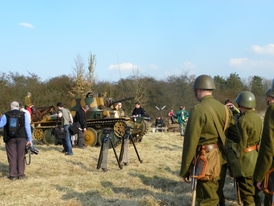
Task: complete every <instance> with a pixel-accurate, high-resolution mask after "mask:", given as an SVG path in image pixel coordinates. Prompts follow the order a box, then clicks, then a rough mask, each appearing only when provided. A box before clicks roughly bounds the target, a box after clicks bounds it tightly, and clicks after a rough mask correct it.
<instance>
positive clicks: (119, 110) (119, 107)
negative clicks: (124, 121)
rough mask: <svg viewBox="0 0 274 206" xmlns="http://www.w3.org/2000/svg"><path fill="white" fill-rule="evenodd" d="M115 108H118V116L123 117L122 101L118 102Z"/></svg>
mask: <svg viewBox="0 0 274 206" xmlns="http://www.w3.org/2000/svg"><path fill="white" fill-rule="evenodd" d="M117 110H118V115H119V117H125V116H126V115H125V111H124V110H123V108H122V103H121V102H118V104H117Z"/></svg>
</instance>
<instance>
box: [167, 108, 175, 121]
mask: <svg viewBox="0 0 274 206" xmlns="http://www.w3.org/2000/svg"><path fill="white" fill-rule="evenodd" d="M173 115H174V112H173V109H172V110H170V112H169V113H168V116H169V118H170V120H171V124H174V117H173Z"/></svg>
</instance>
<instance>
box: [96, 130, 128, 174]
mask: <svg viewBox="0 0 274 206" xmlns="http://www.w3.org/2000/svg"><path fill="white" fill-rule="evenodd" d="M111 132H113V129H112V128H104V129H103V134H104V138H103V143H102V145H101V149H100V154H99V158H98V162H97V169H100V168H101V167H102V170H103V172H107V171H108V169H107V159H108V148H109V142H108V141H110V143H111V146H112V149H113V152H114V154H115V158H116V160H117V163H118V166H119V168H120V169H122V168H123V167H122V166H121V164H120V162H119V160H118V156H117V153H116V150H115V148H114V144H113V142H112V139H111V137H110V133H111Z"/></svg>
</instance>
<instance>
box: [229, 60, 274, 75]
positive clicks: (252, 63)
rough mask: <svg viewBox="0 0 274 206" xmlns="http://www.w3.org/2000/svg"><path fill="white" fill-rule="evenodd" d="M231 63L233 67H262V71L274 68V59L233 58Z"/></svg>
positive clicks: (244, 68)
mask: <svg viewBox="0 0 274 206" xmlns="http://www.w3.org/2000/svg"><path fill="white" fill-rule="evenodd" d="M229 64H230V66H232V67H238V68H240V69H243V70H246V69H249V68H256V69H260V70H261V72H263V71H264V70H269V69H273V68H274V61H263V60H250V59H248V58H232V59H230V61H229Z"/></svg>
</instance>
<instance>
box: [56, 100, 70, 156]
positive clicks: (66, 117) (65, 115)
mask: <svg viewBox="0 0 274 206" xmlns="http://www.w3.org/2000/svg"><path fill="white" fill-rule="evenodd" d="M57 108H58V113H57V114H58V115H57V116H58V117H59V118H62V126H63V128H64V130H65V131H66V137H65V138H64V139H62V144H63V147H64V150H63V151H62V152H64V153H65V155H73V152H72V144H71V139H70V133H69V126H70V124H72V123H73V118H72V115H71V113H70V111H69V110H68V109H67V108H64V107H63V103H62V102H58V103H57Z"/></svg>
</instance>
